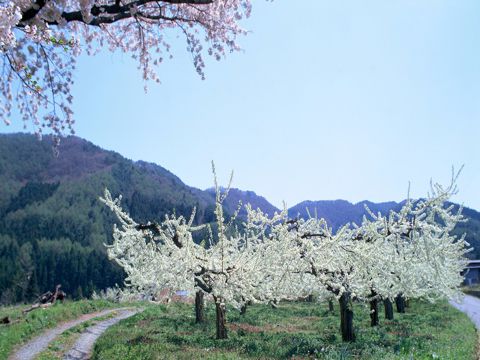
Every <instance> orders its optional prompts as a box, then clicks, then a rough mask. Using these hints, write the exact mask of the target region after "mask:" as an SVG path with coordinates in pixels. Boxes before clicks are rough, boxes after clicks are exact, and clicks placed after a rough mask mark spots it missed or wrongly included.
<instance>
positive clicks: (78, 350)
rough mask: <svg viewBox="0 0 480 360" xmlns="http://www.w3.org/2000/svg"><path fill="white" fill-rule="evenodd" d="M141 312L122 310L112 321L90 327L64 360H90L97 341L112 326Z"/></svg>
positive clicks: (108, 320) (101, 322)
mask: <svg viewBox="0 0 480 360" xmlns="http://www.w3.org/2000/svg"><path fill="white" fill-rule="evenodd" d="M139 311H140V310H138V309H135V310H121V311H119V314H118V315H117V316H115V317H113V318H111V319H107V320H104V321H100V322H99V323H97V324H95V325H92V326H90V327H89V328H88V329H86V330H85V331H84V332H83V333H82V334H81V335H80V337H79V338H78V340H77V342H76V343H75V345H73V347H72V348H71V349H70V351H69V352H68V353H67V355H65V357H64V358H63V359H64V360H88V359H90V354H91V352H92V350H93V345H94V344H95V341H96V340H97V339H98V338H99V337H100V335H102V334H103V333H104V332H105V330H107V329H108V328H109V327H110V326H112V325H115V324H116V323H118V322H119V321H120V320H123V319H126V318H128V317H130V316H133V315H135V314H136V313H138V312H139Z"/></svg>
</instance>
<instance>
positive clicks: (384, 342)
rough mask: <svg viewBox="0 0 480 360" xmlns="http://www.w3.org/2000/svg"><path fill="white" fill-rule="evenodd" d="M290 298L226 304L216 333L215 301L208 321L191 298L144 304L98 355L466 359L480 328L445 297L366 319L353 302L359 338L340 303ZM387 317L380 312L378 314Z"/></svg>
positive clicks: (101, 344) (105, 339)
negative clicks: (350, 332) (345, 325)
mask: <svg viewBox="0 0 480 360" xmlns="http://www.w3.org/2000/svg"><path fill="white" fill-rule="evenodd" d="M326 309H327V306H326V305H325V304H309V303H289V304H281V305H280V307H279V308H278V309H272V308H270V307H268V306H262V305H256V306H251V307H249V308H248V310H247V314H246V315H244V316H241V315H239V314H238V312H236V311H234V310H232V311H229V313H228V315H227V317H228V321H229V330H230V331H229V339H228V340H222V341H217V340H215V339H214V337H215V324H214V308H213V306H212V304H209V306H208V308H207V312H208V319H209V320H208V323H207V324H205V325H195V324H194V318H193V309H192V306H189V305H187V304H171V305H169V306H161V305H159V306H156V307H150V308H148V309H146V310H145V311H144V312H143V313H141V314H138V315H135V316H134V317H132V318H129V319H127V320H124V321H122V322H121V323H119V324H118V325H117V326H114V327H112V328H110V329H109V330H107V331H106V332H105V333H104V334H103V336H102V337H101V338H100V339H99V340H98V341H97V343H96V345H95V350H94V356H93V359H96V360H100V359H102V360H108V359H112V360H113V359H120V358H121V359H125V360H128V359H132V360H133V359H291V358H295V359H301V358H316V359H378V360H380V359H381V360H386V359H452V360H453V359H455V360H457V359H464V360H473V359H475V358H476V355H475V352H476V350H475V348H476V343H477V334H476V332H475V328H474V326H473V324H472V323H471V322H470V320H468V318H467V317H466V316H465V315H464V314H462V313H460V312H459V311H457V310H455V309H454V308H452V307H451V306H449V305H448V304H447V303H446V302H442V303H438V304H435V305H432V304H428V303H424V302H417V301H412V302H411V306H410V307H409V308H408V309H407V313H406V314H395V320H393V321H388V322H387V321H383V320H382V321H381V326H380V327H377V328H370V327H369V321H370V320H369V312H368V309H367V308H366V307H365V306H363V305H355V309H354V311H355V320H354V321H355V328H356V333H357V341H356V342H355V343H352V344H344V343H342V341H341V337H340V336H339V331H338V328H339V319H338V309H335V311H336V313H335V314H330V313H329V312H328V311H326ZM381 316H382V319H383V313H382V314H381Z"/></svg>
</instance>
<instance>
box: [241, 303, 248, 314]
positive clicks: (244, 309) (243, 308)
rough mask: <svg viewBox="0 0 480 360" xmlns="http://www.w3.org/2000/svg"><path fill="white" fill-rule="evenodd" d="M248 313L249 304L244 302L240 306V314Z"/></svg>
mask: <svg viewBox="0 0 480 360" xmlns="http://www.w3.org/2000/svg"><path fill="white" fill-rule="evenodd" d="M246 313H247V304H243V305H242V307H241V308H240V315H245V314H246Z"/></svg>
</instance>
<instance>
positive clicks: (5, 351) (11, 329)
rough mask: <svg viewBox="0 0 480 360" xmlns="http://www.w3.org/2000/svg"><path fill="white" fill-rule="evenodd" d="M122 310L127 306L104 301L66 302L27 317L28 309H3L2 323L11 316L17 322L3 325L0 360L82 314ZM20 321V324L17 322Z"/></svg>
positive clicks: (1, 326)
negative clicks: (29, 341) (25, 310)
mask: <svg viewBox="0 0 480 360" xmlns="http://www.w3.org/2000/svg"><path fill="white" fill-rule="evenodd" d="M119 306H123V305H119V304H115V303H111V302H108V301H103V300H95V301H92V300H90V301H87V300H82V301H75V302H72V301H66V302H65V303H63V304H62V303H57V304H55V305H53V306H50V307H48V308H45V309H36V310H33V311H31V312H29V313H28V314H27V315H26V316H24V315H22V310H23V309H24V308H25V307H26V306H15V307H3V308H0V319H2V318H4V317H6V316H8V317H9V318H10V320H11V321H12V322H14V323H12V324H8V325H0V360H3V359H6V358H7V356H8V355H9V354H10V352H11V351H12V349H13V347H14V346H17V345H20V344H22V343H24V342H25V341H27V340H28V339H30V338H32V337H34V336H36V335H39V334H41V333H42V331H43V330H45V329H48V328H52V327H54V326H55V325H57V324H58V323H61V322H63V321H67V320H71V319H76V318H78V317H79V316H80V315H82V314H88V313H92V312H95V311H99V310H103V309H107V308H113V307H119ZM17 320H19V321H18V322H17Z"/></svg>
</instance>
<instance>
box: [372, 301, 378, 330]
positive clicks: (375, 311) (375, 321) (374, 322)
mask: <svg viewBox="0 0 480 360" xmlns="http://www.w3.org/2000/svg"><path fill="white" fill-rule="evenodd" d="M377 325H378V299H377V298H374V299H372V300H370V326H377Z"/></svg>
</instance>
